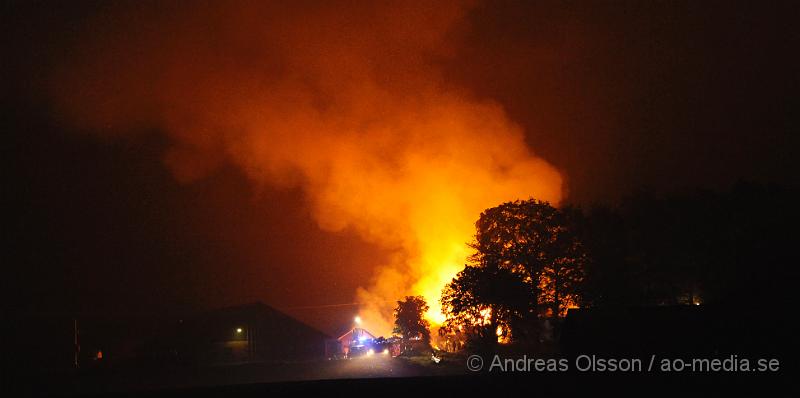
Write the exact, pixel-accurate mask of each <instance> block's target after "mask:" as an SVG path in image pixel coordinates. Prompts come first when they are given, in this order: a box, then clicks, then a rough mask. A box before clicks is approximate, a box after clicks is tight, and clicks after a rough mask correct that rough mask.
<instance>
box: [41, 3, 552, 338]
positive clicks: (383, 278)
mask: <svg viewBox="0 0 800 398" xmlns="http://www.w3.org/2000/svg"><path fill="white" fill-rule="evenodd" d="M294 3H295V2H278V3H277V4H275V3H272V2H248V3H237V2H214V3H213V4H214V5H212V6H203V7H196V8H193V7H191V6H187V7H186V9H181V12H179V13H175V14H169V15H162V13H161V12H162V10H161V9H160V8H156V9H154V10H149V11H150V12H152V14H153V15H150V17H148V14H147V10H139V8H140V7H138V6H137V7H136V9H135V11H136V12H134V13H129V12H128V11H130V10H127V9H125V7H124V6H122V5H121V6H119V8H118V9H117V8H114V9H112V10H109V11H108V12H109V13H114V12H116V13H117V14H115V15H117V16H119V22H118V23H115V24H114V26H112V27H109V26H107V24H104V22H105V21H107V20H116V19H113V18H110V17H109V18H103V19H102V20H100V21H95V22H96V23H97V25H98V26H92V28H91V29H87V30H86V32H84V33H85V37H83V36H82V37H81V39H83V40H84V41H85V42H86V43H84V44H85V45H81V46H78V50H84V49H88V50H85V51H74V54H75V55H74V57H72V58H71V59H69V60H67V61H65V62H64V65H60V68H59V71H58V73H56V75H55V76H53V78H52V79H51V81H53V82H54V87H53V90H52V91H53V96H54V98H55V99H56V102H57V104H56V105H57V107H58V109H59V111H60V112H61V113H62V114H63V115H64V116H65V117H66V118H68V119H69V120H70V121H72V122H74V123H75V124H76V125H78V126H80V127H81V128H85V129H90V130H94V131H97V132H99V133H100V134H108V135H124V134H125V133H128V132H131V133H133V132H138V131H142V132H145V133H149V132H151V131H163V132H164V133H165V134H167V135H168V136H169V140H168V141H169V142H171V143H172V146H171V147H170V148H169V150H168V151H167V152H166V153H165V154H164V163H165V164H166V165H167V167H169V168H170V170H171V171H172V172H173V174H174V175H175V177H176V178H177V179H178V180H179V181H181V182H187V183H188V182H192V181H196V180H198V179H201V178H203V177H205V176H206V175H208V174H210V173H212V172H214V171H215V170H216V169H217V168H219V167H220V166H222V165H233V166H234V167H237V168H238V169H239V170H241V171H242V172H243V173H244V174H245V175H246V176H247V178H249V179H250V180H251V181H252V183H253V185H254V186H255V187H261V186H264V185H269V186H273V187H278V188H286V189H297V190H299V191H302V192H303V194H304V195H303V196H304V201H305V202H306V203H307V205H308V207H309V210H310V214H311V216H312V217H313V218H314V220H315V221H316V222H317V224H318V225H319V227H320V228H322V229H324V230H326V231H331V232H339V231H343V230H349V231H354V232H355V233H357V234H358V235H359V236H360V237H361V238H362V239H364V240H365V241H368V242H371V243H374V244H376V245H378V246H380V247H382V248H384V249H385V250H386V251H387V252H389V253H391V255H392V260H390V261H389V262H388V263H387V264H378V263H373V264H356V265H358V266H359V267H360V268H362V269H370V268H372V269H375V271H373V275H372V277H369V276H367V277H364V276H362V274H359V275H358V276H357V277H359V278H364V279H363V280H360V282H361V283H362V284H363V287H362V288H360V289H359V290H358V291H357V292H356V296H357V297H356V300H357V301H359V302H362V303H366V304H364V305H363V308H362V309H361V310H362V311H361V312H360V314H361V317H362V318H363V322H364V324H363V327H364V328H366V329H368V330H370V331H372V332H373V333H377V334H384V335H388V334H389V333H391V330H392V307H393V306H394V304H395V302H396V300H398V299H401V298H402V297H404V296H406V295H410V294H414V295H423V296H424V297H425V298H426V299H427V301H428V304H429V305H430V307H431V309H430V311H429V312H428V314H427V317H428V318H429V319H430V320H431V321H432V322H433V323H440V322H441V321H442V320H443V319H444V316H443V315H442V314H441V312H440V304H439V297H440V295H441V291H442V288H443V287H444V285H445V284H446V283H447V282H449V281H450V280H451V279H452V278H453V277H454V276H455V275H456V273H457V272H458V271H459V270H461V269H462V268H463V266H464V263H465V262H466V259H467V255H468V254H469V252H468V248H467V247H466V244H467V243H468V242H469V241H470V240H471V239H472V237H473V235H474V233H475V231H474V223H475V221H476V220H477V218H478V217H479V215H480V213H481V212H482V211H483V210H485V209H487V208H489V207H493V206H496V205H498V204H500V203H503V202H506V201H509V200H515V199H527V198H529V197H534V198H537V199H541V200H546V201H549V202H551V203H553V204H557V203H558V202H559V201H560V200H561V195H562V178H561V175H560V173H559V172H558V171H557V170H556V169H555V168H554V167H553V166H552V165H550V164H549V163H547V161H545V160H544V159H542V158H539V157H538V156H536V155H535V154H534V152H533V151H531V149H530V148H529V147H528V143H527V142H526V137H525V134H524V133H523V131H522V129H521V127H520V126H519V125H517V124H516V123H514V122H513V121H512V120H510V119H509V118H508V116H507V115H506V113H505V111H504V109H503V108H502V106H501V105H500V104H498V103H496V102H494V101H492V100H491V99H487V98H482V97H478V96H475V95H473V94H471V93H470V92H469V91H468V90H465V89H464V88H463V87H458V86H457V83H456V82H451V81H448V80H446V79H445V74H444V73H443V72H444V70H443V69H442V68H441V65H437V63H436V61H435V59H437V58H438V57H439V56H443V57H447V54H452V53H453V52H455V51H457V50H458V49H459V47H460V46H461V45H462V43H460V42H459V40H460V39H459V37H461V36H462V35H461V34H460V33H459V34H453V33H455V32H456V31H458V32H461V29H462V28H464V25H465V23H467V22H468V18H467V16H468V14H469V11H470V5H469V4H468V3H469V2H468V3H467V4H462V3H459V2H456V3H453V4H450V3H446V4H444V3H443V4H438V3H437V6H436V7H429V6H428V5H426V3H425V2H420V3H413V2H411V3H406V2H398V3H394V2H390V3H383V2H375V3H374V4H372V3H370V5H369V6H366V5H365V6H363V7H361V6H359V7H357V8H353V9H351V10H348V12H342V11H343V10H342V9H341V7H340V6H337V5H335V4H333V3H331V4H328V3H327V2H321V3H319V5H317V6H315V7H305V6H294V5H293V4H294ZM141 8H145V7H141ZM309 8H311V9H309ZM104 15H105V14H104ZM126 15H132V17H130V18H126V17H125V16H126ZM142 20H147V21H151V22H149V23H148V27H147V29H141V21H142ZM376 21H379V22H377V23H376ZM104 28H107V29H105V30H103V29H104ZM98 32H102V34H100V33H98ZM76 35H77V34H76ZM131 49H133V50H134V51H131ZM65 53H68V52H66V51H65ZM131 57H135V58H131ZM256 190H258V189H256ZM345 271H346V270H343V272H342V275H346V274H347V273H348V272H345ZM343 277H347V276H343Z"/></svg>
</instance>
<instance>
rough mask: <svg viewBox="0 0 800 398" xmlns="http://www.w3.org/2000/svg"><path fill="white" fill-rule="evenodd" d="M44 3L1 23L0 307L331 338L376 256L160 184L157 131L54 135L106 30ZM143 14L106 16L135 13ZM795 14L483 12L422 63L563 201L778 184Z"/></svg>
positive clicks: (230, 171) (277, 193)
mask: <svg viewBox="0 0 800 398" xmlns="http://www.w3.org/2000/svg"><path fill="white" fill-rule="evenodd" d="M52 3H53V4H51V3H49V2H41V1H40V2H23V1H19V2H5V4H4V5H3V11H2V15H3V17H2V18H3V23H2V29H3V34H2V36H3V39H2V40H3V44H2V46H3V50H2V51H3V53H2V57H1V58H2V65H3V66H2V76H3V80H4V82H3V87H4V88H3V99H2V101H3V106H2V109H3V113H4V117H3V122H2V123H3V137H4V138H3V160H4V161H5V162H6V165H5V166H4V170H5V171H6V173H5V174H7V177H6V178H5V184H4V186H5V188H4V189H3V197H4V202H5V205H4V213H5V214H4V220H5V221H4V225H5V226H6V228H5V230H6V233H7V239H6V241H7V242H8V243H10V244H9V249H7V250H5V252H6V254H5V255H4V257H5V259H4V260H3V262H4V268H5V269H6V271H7V276H6V277H5V278H3V279H4V285H5V286H4V288H3V290H4V291H5V292H6V294H8V295H9V299H7V300H4V305H5V306H7V308H9V309H14V310H18V311H26V310H33V311H84V312H91V313H116V312H125V313H153V312H158V313H165V314H172V313H181V312H182V311H189V310H192V309H197V308H209V307H218V306H222V305H233V304H239V303H244V302H250V301H256V300H260V301H264V302H266V303H269V304H271V305H274V306H275V307H277V308H282V309H286V310H287V311H288V312H289V313H291V314H294V315H296V316H298V317H299V318H301V319H303V320H306V321H307V322H309V323H311V324H314V325H317V326H319V327H320V328H322V329H323V330H325V331H327V332H330V333H333V332H335V331H337V330H338V329H337V328H339V325H340V324H341V323H342V322H345V323H346V322H347V321H346V320H347V319H350V318H351V316H352V313H354V312H355V311H356V309H355V308H354V307H346V306H345V307H330V308H300V307H306V306H319V305H330V304H345V303H352V302H353V301H354V291H355V290H356V288H358V287H359V286H363V285H365V284H368V283H369V281H370V280H371V278H373V276H374V268H375V267H377V266H379V265H380V264H382V263H385V262H386V261H388V259H389V258H390V257H391V254H392V250H389V249H387V248H386V247H383V246H381V245H379V244H376V242H374V241H369V239H363V238H362V236H360V235H359V234H358V233H357V232H356V231H354V230H352V229H347V228H345V229H344V230H342V231H339V232H330V231H323V230H321V229H320V228H319V226H318V222H317V220H316V219H315V216H314V214H313V211H312V210H311V209H310V208H309V204H308V198H307V195H306V194H305V193H304V191H303V189H301V188H300V187H298V186H292V185H291V184H289V185H286V186H281V184H253V183H252V182H251V178H250V177H248V176H247V175H246V173H245V172H243V171H242V168H241V167H237V166H236V165H235V164H233V163H232V162H228V161H226V160H222V161H219V162H215V165H214V167H213V168H210V169H209V170H207V171H205V172H204V173H203V175H202V176H200V177H198V178H189V179H182V178H176V176H175V170H171V169H170V168H169V167H167V166H166V165H165V161H164V154H165V152H167V151H169V149H170V148H171V147H172V145H173V144H174V142H173V141H174V137H170V136H168V135H165V134H164V132H163V131H161V130H160V128H159V126H150V125H136V126H134V127H132V128H133V129H136V130H139V131H137V132H136V134H135V135H130V134H128V133H120V134H119V136H115V134H114V133H113V132H112V133H111V134H100V135H98V134H95V133H93V132H92V131H91V129H89V128H86V127H85V126H81V125H78V124H75V123H71V122H70V121H68V120H65V118H64V117H63V115H62V114H61V112H60V111H59V109H60V108H62V107H63V104H59V103H58V101H59V100H54V99H53V97H52V95H51V90H50V87H51V86H52V84H53V83H52V82H53V81H54V79H58V77H57V76H59V75H58V71H59V70H61V69H62V65H63V63H64V62H65V60H74V57H75V54H76V53H78V54H80V53H81V51H86V49H85V48H84V47H82V46H81V43H82V41H83V40H84V39H83V38H84V37H85V35H86V34H87V33H86V32H92V31H93V29H94V28H93V27H92V26H93V24H94V23H95V22H94V21H96V20H98V19H100V20H102V21H104V23H105V25H104V27H103V28H102V29H99V30H98V32H100V33H103V32H106V31H105V30H103V29H106V30H108V29H112V30H113V28H109V27H108V26H112V27H113V26H115V23H116V21H115V20H114V18H115V17H114V16H115V15H118V14H116V13H117V10H114V9H112V8H113V7H117V6H112V5H110V4H106V3H105V2H97V3H91V2H90V3H80V2H52ZM155 4H156V3H152V4H151V3H146V2H134V3H133V4H132V5H131V4H126V5H124V6H119V7H120V8H124V7H129V8H130V7H133V8H135V9H136V10H137V12H139V11H141V14H139V15H144V16H146V15H150V14H149V13H150V12H154V11H152V10H149V9H157V8H158V7H157V6H156V5H155ZM304 6H307V7H308V8H309V9H313V8H314V7H315V6H314V5H313V4H311V3H308V4H304ZM189 8H191V7H189ZM142 10H144V11H142ZM359 10H360V8H359V5H358V4H352V3H351V4H348V5H346V6H343V7H342V12H343V13H345V14H347V13H348V12H352V13H353V14H359V12H360V11H359ZM292 11H293V12H299V13H300V15H302V14H303V12H302V11H303V9H302V8H300V9H299V11H298V10H297V9H294V10H292ZM170 12H172V13H173V15H179V16H180V15H182V13H181V12H180V10H178V11H177V12H176V11H175V10H174V9H171V10H170ZM98 15H100V16H103V17H101V18H98ZM105 15H108V16H105ZM798 17H800V15H798V11H797V7H796V6H792V5H791V4H790V3H789V2H786V3H785V5H780V4H778V3H775V4H762V3H761V2H750V3H734V2H679V1H670V2H618V1H614V2H601V1H590V2H589V1H587V2H536V3H535V4H534V2H491V3H489V2H487V3H485V4H479V5H477V6H474V7H471V8H469V9H468V11H467V12H466V13H465V14H464V15H463V17H462V16H459V17H458V20H457V21H456V22H455V23H453V26H454V29H453V30H452V31H450V32H448V33H447V34H448V35H453V36H454V37H455V38H454V39H452V43H456V44H453V45H448V46H447V52H446V54H444V55H441V54H438V53H435V54H432V55H431V54H428V55H430V56H431V57H432V59H434V61H433V62H435V63H436V66H437V68H438V69H437V70H438V73H439V75H440V76H442V82H441V84H443V85H445V86H448V87H457V88H458V90H464V91H466V92H469V93H470V95H472V96H473V97H474V98H477V99H478V100H481V101H482V100H486V101H493V102H494V103H496V104H499V105H500V106H502V108H503V109H504V110H505V112H506V114H507V116H508V118H509V119H510V120H512V121H514V122H516V123H518V124H519V125H520V126H521V127H522V128H523V129H524V134H525V135H524V139H525V141H526V142H527V144H528V146H529V147H530V148H531V150H532V151H533V153H534V154H536V155H537V156H539V157H541V158H543V159H545V160H546V161H547V162H549V163H550V164H551V165H553V166H554V167H555V168H556V169H557V170H558V171H559V172H560V173H561V175H562V177H563V178H564V181H565V191H564V192H565V198H564V202H565V203H573V204H578V205H583V206H589V205H591V204H593V203H615V202H616V201H618V200H619V199H620V198H621V197H624V196H626V195H630V194H633V193H635V192H637V191H640V190H652V191H654V192H657V193H671V192H681V191H686V190H694V189H710V190H721V189H727V188H728V187H729V186H730V185H731V184H733V183H735V182H736V181H737V180H741V179H743V180H748V181H756V182H766V183H778V184H782V185H792V186H794V185H796V183H797V177H796V174H795V173H796V172H795V169H796V158H795V154H796V149H797V144H798V138H797V133H798V127H800V123H799V122H800V117H798V113H797V106H796V105H797V101H796V100H795V98H796V95H797V92H798V88H800V85H799V84H798V83H799V82H798V70H800V69H799V68H798V67H799V66H800V65H798V61H797V59H796V56H795V53H796V51H797V48H800V33H799V32H800V30H798V28H797V20H798ZM128 22H129V21H128ZM146 22H147V21H144V23H143V25H142V26H149V25H148V24H147V23H146ZM428 22H430V21H428ZM122 26H127V25H125V24H122ZM121 29H123V28H121ZM116 33H118V34H120V35H121V37H124V36H125V34H126V33H125V32H124V31H120V32H116ZM448 37H449V36H448ZM198 40H200V39H198ZM448 40H450V39H448ZM76 43H78V44H76ZM414 43H416V42H414ZM223 44H224V43H223ZM436 49H439V47H436ZM440 55H441V56H440ZM144 56H147V53H146V52H145V53H144ZM70 62H72V61H70ZM412 70H413V69H412ZM399 75H402V74H399ZM393 76H396V75H393ZM387 84H398V85H403V84H404V82H403V81H400V82H391V83H387ZM77 106H79V107H91V106H92V104H80V103H79V104H77ZM98 112H102V110H100V111H98ZM125 128H126V129H130V128H131V127H130V126H126V127H125ZM110 129H111V130H114V127H113V126H111V127H110ZM486 134H491V133H489V132H487V133H486ZM179 177H180V176H179ZM509 199H514V198H509ZM477 216H478V215H477V214H475V218H476V219H477ZM9 273H10V276H8V274H9Z"/></svg>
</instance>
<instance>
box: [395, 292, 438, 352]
mask: <svg viewBox="0 0 800 398" xmlns="http://www.w3.org/2000/svg"><path fill="white" fill-rule="evenodd" d="M428 309H430V307H429V306H428V303H427V302H425V298H424V297H422V296H406V298H405V300H400V301H398V302H397V307H395V309H394V333H396V334H399V335H401V336H403V338H404V339H406V340H407V339H411V338H416V337H418V338H421V339H422V340H423V341H424V342H425V344H426V345H427V344H429V343H430V338H431V332H430V323H429V322H428V321H427V320H426V319H425V313H426V312H427V311H428Z"/></svg>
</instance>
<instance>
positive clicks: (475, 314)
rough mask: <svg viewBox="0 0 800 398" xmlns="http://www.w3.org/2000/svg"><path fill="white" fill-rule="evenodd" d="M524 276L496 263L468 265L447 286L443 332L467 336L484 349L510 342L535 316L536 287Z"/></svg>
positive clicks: (443, 301) (444, 300)
mask: <svg viewBox="0 0 800 398" xmlns="http://www.w3.org/2000/svg"><path fill="white" fill-rule="evenodd" d="M525 279H526V277H525V275H524V274H522V273H519V272H515V271H513V270H510V269H506V268H500V267H498V266H497V264H496V263H485V264H480V265H467V266H466V267H465V268H464V270H462V271H461V272H459V273H458V275H457V276H456V277H455V278H454V279H453V280H452V281H451V282H450V283H448V284H447V286H445V288H444V291H443V292H442V310H443V312H444V313H445V314H447V319H446V320H445V323H444V325H443V326H442V329H440V331H444V332H455V331H459V332H466V333H467V334H468V335H470V336H472V337H474V338H475V339H476V340H477V342H479V343H481V345H482V346H484V347H485V346H492V345H494V344H496V343H497V338H498V336H501V337H505V338H510V337H511V335H510V334H511V331H512V330H518V328H517V326H518V325H520V324H521V323H522V322H524V321H525V320H526V318H529V317H531V316H533V317H535V315H536V286H535V285H534V284H533V283H531V282H530V281H527V282H526V280H525Z"/></svg>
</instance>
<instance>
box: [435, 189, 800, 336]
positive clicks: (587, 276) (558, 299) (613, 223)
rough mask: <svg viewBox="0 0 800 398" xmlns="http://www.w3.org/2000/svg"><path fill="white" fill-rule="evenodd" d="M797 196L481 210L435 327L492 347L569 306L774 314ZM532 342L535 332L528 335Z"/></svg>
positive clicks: (788, 266)
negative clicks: (711, 308)
mask: <svg viewBox="0 0 800 398" xmlns="http://www.w3.org/2000/svg"><path fill="white" fill-rule="evenodd" d="M798 206H800V202H798V194H797V191H796V190H793V189H788V188H784V187H778V186H766V185H757V184H746V183H739V184H737V185H735V186H734V187H733V188H732V189H730V190H729V191H726V192H722V193H714V192H708V191H703V192H693V193H689V194H683V195H670V196H656V195H652V194H648V193H640V194H637V195H633V196H631V197H629V198H626V199H625V200H623V201H621V202H620V203H619V204H618V205H615V206H593V207H590V208H588V209H581V208H577V207H569V206H565V207H562V208H555V207H553V206H551V205H550V204H549V203H546V202H541V201H538V200H536V199H529V200H525V201H514V202H507V203H503V204H500V205H498V206H496V207H493V208H490V209H487V210H485V211H484V212H483V213H481V215H480V218H479V220H478V221H477V222H476V235H475V239H474V241H473V242H472V243H471V244H470V246H471V248H472V249H474V254H473V255H472V256H471V257H470V258H469V261H468V263H467V264H466V265H465V268H464V269H463V270H462V271H461V272H459V273H458V275H457V276H456V277H455V278H454V279H453V280H452V281H451V282H450V283H448V284H447V285H446V286H445V287H444V289H443V291H442V296H441V304H442V311H443V312H444V313H445V314H446V316H447V319H446V321H445V323H444V324H443V325H442V328H441V329H440V333H441V334H443V335H444V334H459V333H462V334H466V335H468V336H472V337H471V338H472V339H477V340H479V341H484V342H485V343H486V344H493V343H494V342H496V341H498V340H508V341H512V340H518V339H520V338H524V336H526V335H527V336H540V335H541V333H539V332H538V331H537V328H539V327H540V326H541V325H542V323H541V322H540V321H542V320H543V319H551V320H553V321H554V322H552V324H553V325H555V326H558V324H560V322H559V321H558V319H559V318H560V317H563V316H564V315H566V314H567V312H568V310H569V308H575V307H584V308H585V307H595V308H600V307H605V308H609V307H649V306H671V305H714V306H717V307H718V308H725V309H726V310H736V311H738V310H741V311H749V312H750V313H752V312H757V313H759V314H762V315H764V316H768V317H774V315H775V314H776V313H779V312H780V309H781V308H783V307H786V308H790V307H793V302H794V296H795V295H794V289H795V288H796V286H795V285H796V277H795V275H796V274H797V272H796V271H795V267H796V266H797V254H796V253H797V250H798V248H797V242H796V240H797V237H798V233H797V231H798V220H800V217H798V213H800V211H798V209H800V207H798ZM537 338H538V337H537Z"/></svg>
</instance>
